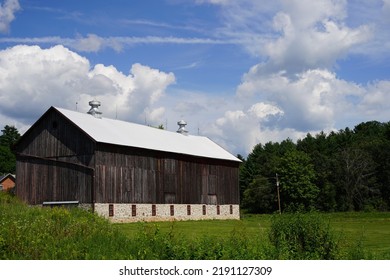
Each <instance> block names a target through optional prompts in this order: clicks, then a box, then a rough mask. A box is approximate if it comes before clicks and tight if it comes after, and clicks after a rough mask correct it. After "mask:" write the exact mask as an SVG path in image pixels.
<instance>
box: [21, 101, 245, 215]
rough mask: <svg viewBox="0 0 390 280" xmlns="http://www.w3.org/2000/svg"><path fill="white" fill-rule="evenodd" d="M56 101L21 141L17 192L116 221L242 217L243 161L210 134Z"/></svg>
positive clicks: (93, 103)
mask: <svg viewBox="0 0 390 280" xmlns="http://www.w3.org/2000/svg"><path fill="white" fill-rule="evenodd" d="M90 105H91V106H92V108H91V110H90V111H89V112H88V114H87V113H80V112H75V111H69V110H65V109H61V108H56V107H51V108H49V109H48V110H47V111H46V112H45V113H44V114H43V115H42V116H41V117H40V118H39V119H38V120H37V121H36V122H35V123H34V124H33V125H32V126H31V128H30V129H29V130H28V131H27V132H26V133H24V135H23V136H22V137H21V139H20V140H19V141H18V143H17V144H16V145H15V148H14V150H15V153H16V160H17V163H16V194H17V196H18V197H20V198H21V199H23V200H24V201H26V202H27V203H29V204H31V205H66V204H75V205H79V206H81V207H86V208H90V209H92V210H93V211H95V212H97V213H99V214H100V215H103V216H105V217H108V218H109V219H111V220H113V221H139V220H145V221H147V220H172V219H177V220H186V219H239V186H238V168H239V164H240V160H239V159H237V158H236V157H235V156H233V155H232V154H230V153H228V152H227V151H226V150H224V149H223V148H221V147H220V146H219V145H217V144H216V143H214V142H213V141H211V140H210V139H208V138H207V137H203V136H194V135H188V134H187V133H186V130H185V127H184V125H185V123H184V122H180V123H178V124H179V125H180V128H179V130H178V133H176V132H170V131H166V130H161V129H157V128H154V127H149V126H144V125H139V124H134V123H129V122H124V121H120V120H114V119H109V118H104V117H101V112H99V110H98V106H99V105H100V103H99V102H97V101H91V102H90Z"/></svg>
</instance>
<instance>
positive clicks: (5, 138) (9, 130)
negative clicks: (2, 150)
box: [0, 125, 20, 148]
mask: <svg viewBox="0 0 390 280" xmlns="http://www.w3.org/2000/svg"><path fill="white" fill-rule="evenodd" d="M1 132H2V133H3V134H2V135H1V136H0V145H1V146H8V147H10V148H11V147H12V145H14V144H15V143H16V142H17V141H18V140H19V138H20V134H19V132H18V130H17V129H16V127H14V126H9V125H6V126H5V127H4V129H2V130H1Z"/></svg>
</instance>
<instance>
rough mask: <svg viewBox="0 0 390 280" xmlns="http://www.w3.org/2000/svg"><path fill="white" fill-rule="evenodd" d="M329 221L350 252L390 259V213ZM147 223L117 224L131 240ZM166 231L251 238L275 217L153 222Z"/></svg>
mask: <svg viewBox="0 0 390 280" xmlns="http://www.w3.org/2000/svg"><path fill="white" fill-rule="evenodd" d="M320 215H321V216H322V217H323V219H324V220H325V221H327V222H329V224H330V226H331V228H332V229H333V231H334V233H335V235H336V238H337V239H338V241H339V243H340V246H341V247H342V248H344V249H346V250H354V249H359V248H360V249H362V248H363V249H362V250H364V251H365V253H366V254H368V257H369V258H376V259H378V258H379V259H390V212H367V213H366V212H346V213H322V214H320ZM142 225H143V223H128V224H114V227H115V228H117V229H118V230H119V231H120V232H122V233H124V234H125V235H127V236H129V237H131V236H134V234H136V232H137V231H139V229H140V227H142ZM149 225H154V226H156V227H158V228H159V229H160V230H161V231H162V232H169V231H170V230H171V229H172V228H174V230H175V231H176V232H180V234H181V235H182V236H184V237H186V238H188V239H194V238H196V237H199V236H202V235H208V236H212V237H224V236H228V235H229V234H230V233H231V232H232V231H234V230H238V229H240V230H245V232H246V234H248V235H249V236H257V235H259V234H260V235H264V234H266V233H267V232H268V231H269V229H270V225H271V215H250V214H247V215H244V216H243V217H242V218H241V220H239V221H237V220H205V221H180V222H156V223H150V224H149Z"/></svg>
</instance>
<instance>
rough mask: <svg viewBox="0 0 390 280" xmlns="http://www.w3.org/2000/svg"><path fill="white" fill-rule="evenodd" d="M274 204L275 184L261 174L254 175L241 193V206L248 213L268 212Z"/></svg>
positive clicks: (275, 199)
mask: <svg viewBox="0 0 390 280" xmlns="http://www.w3.org/2000/svg"><path fill="white" fill-rule="evenodd" d="M275 205H277V198H276V192H275V186H273V185H271V184H270V183H269V180H268V179H267V178H265V177H263V176H261V175H259V176H257V177H255V178H254V179H253V180H252V182H251V183H250V184H249V186H248V188H246V190H245V191H244V193H243V198H242V206H243V207H244V208H245V209H247V210H248V211H249V212H250V213H270V212H272V211H273V210H274V209H275Z"/></svg>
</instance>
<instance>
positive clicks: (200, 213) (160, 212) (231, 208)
mask: <svg viewBox="0 0 390 280" xmlns="http://www.w3.org/2000/svg"><path fill="white" fill-rule="evenodd" d="M94 209H95V212H96V213H98V214H99V215H101V216H103V217H106V218H107V219H109V220H111V221H113V222H138V221H173V220H211V219H220V220H226V219H236V220H238V219H240V207H239V205H236V204H232V205H204V204H126V203H96V204H95V207H94Z"/></svg>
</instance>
